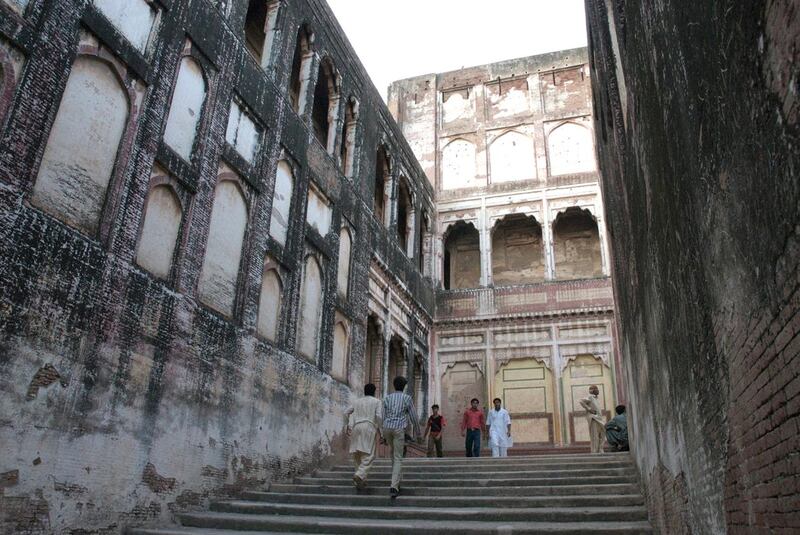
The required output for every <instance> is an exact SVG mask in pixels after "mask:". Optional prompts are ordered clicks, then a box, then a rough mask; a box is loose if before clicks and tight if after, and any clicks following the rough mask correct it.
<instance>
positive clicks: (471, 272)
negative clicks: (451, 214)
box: [444, 221, 481, 290]
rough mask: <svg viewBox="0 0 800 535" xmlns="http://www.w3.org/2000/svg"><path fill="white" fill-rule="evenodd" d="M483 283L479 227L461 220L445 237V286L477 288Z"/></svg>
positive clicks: (447, 287)
mask: <svg viewBox="0 0 800 535" xmlns="http://www.w3.org/2000/svg"><path fill="white" fill-rule="evenodd" d="M480 283H481V250H480V238H479V236H478V229H476V228H475V227H474V226H473V225H472V223H464V222H463V221H459V222H458V223H456V224H455V225H454V226H453V227H451V228H450V229H449V231H448V232H447V234H446V235H445V238H444V287H445V289H446V290H455V289H457V288H477V287H478V286H480Z"/></svg>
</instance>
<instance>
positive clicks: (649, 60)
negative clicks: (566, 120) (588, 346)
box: [586, 0, 800, 534]
mask: <svg viewBox="0 0 800 535" xmlns="http://www.w3.org/2000/svg"><path fill="white" fill-rule="evenodd" d="M586 6H587V14H588V28H589V35H590V43H591V65H592V76H593V83H592V87H593V91H594V102H595V106H596V109H597V113H596V115H595V117H594V121H595V131H596V132H597V136H596V141H597V144H598V150H597V152H598V160H599V164H600V168H601V170H602V176H603V191H604V198H605V202H606V206H607V213H608V226H609V231H610V233H611V234H612V236H613V240H612V244H613V251H612V258H613V267H614V269H613V273H614V287H615V294H616V299H617V303H618V305H619V308H620V327H621V332H620V336H621V344H622V348H621V349H622V352H623V355H624V359H623V363H624V368H625V375H626V378H627V382H628V384H629V385H630V388H631V392H630V396H631V403H630V411H629V414H630V416H629V420H628V421H629V422H630V425H631V436H632V442H631V445H632V448H633V451H634V455H635V458H636V462H637V464H638V466H639V470H640V472H641V475H642V480H643V482H644V485H645V490H646V495H647V502H648V506H649V508H650V515H651V516H650V518H651V520H652V522H653V524H654V527H655V528H656V529H658V530H659V531H660V532H662V533H676V534H679V533H708V534H716V533H741V534H750V533H797V532H798V530H800V505H798V500H797V497H798V495H799V494H800V456H799V455H798V451H800V434H799V433H798V422H800V358H798V355H800V336H799V335H798V333H800V278H798V274H800V153H798V142H800V139H799V136H800V129H799V127H800V125H798V105H797V94H798V91H797V87H798V85H797V84H798V79H800V71H798V69H799V68H800V57H799V56H798V54H800V49H798V47H797V43H798V40H800V12H799V11H798V9H797V2H793V1H791V0H774V1H773V0H753V1H750V2H694V3H687V2H679V1H677V0H659V1H656V2H632V1H624V0H587V2H586Z"/></svg>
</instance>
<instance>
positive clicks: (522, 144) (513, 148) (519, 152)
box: [489, 131, 536, 183]
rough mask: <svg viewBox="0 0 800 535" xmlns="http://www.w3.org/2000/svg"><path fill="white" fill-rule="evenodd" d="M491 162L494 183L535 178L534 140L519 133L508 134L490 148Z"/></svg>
mask: <svg viewBox="0 0 800 535" xmlns="http://www.w3.org/2000/svg"><path fill="white" fill-rule="evenodd" d="M489 162H490V165H491V176H492V182H493V183H497V182H508V181H510V180H524V179H530V178H534V177H535V176H536V156H535V154H534V152H533V140H532V139H531V138H529V137H528V136H526V135H523V134H520V133H519V132H514V131H510V132H506V133H505V134H503V135H502V136H500V137H498V138H497V139H495V140H494V142H493V143H492V144H491V145H490V146H489Z"/></svg>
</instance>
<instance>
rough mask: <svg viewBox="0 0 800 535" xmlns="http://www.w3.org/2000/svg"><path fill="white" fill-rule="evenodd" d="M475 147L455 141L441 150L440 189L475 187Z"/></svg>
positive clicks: (458, 140)
mask: <svg viewBox="0 0 800 535" xmlns="http://www.w3.org/2000/svg"><path fill="white" fill-rule="evenodd" d="M475 170H476V169H475V145H474V144H473V143H471V142H469V141H467V140H466V139H456V140H454V141H452V142H450V144H448V145H447V146H446V147H445V148H444V150H442V189H455V188H466V187H471V186H475V185H477V181H476V177H475Z"/></svg>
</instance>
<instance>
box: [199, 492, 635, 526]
mask: <svg viewBox="0 0 800 535" xmlns="http://www.w3.org/2000/svg"><path fill="white" fill-rule="evenodd" d="M402 500H403V496H402V495H401V496H400V497H399V498H397V499H396V502H400V501H402ZM211 510H212V511H215V512H220V513H244V514H254V515H294V516H315V517H336V518H348V519H355V518H370V519H379V520H452V521H454V522H469V521H480V522H490V521H496V522H501V521H502V522H514V521H517V522H522V521H529V522H601V521H607V522H611V521H614V522H619V521H625V522H627V521H635V520H647V511H646V510H645V509H644V507H642V506H632V507H586V506H585V505H584V506H582V507H524V508H517V509H498V508H494V507H451V508H441V507H438V506H437V504H436V501H435V500H430V502H429V505H428V506H427V507H412V506H408V507H394V506H393V505H392V501H390V499H389V497H388V496H387V497H386V503H385V505H384V506H383V507H368V508H364V507H358V506H356V507H354V506H349V505H317V504H313V505H312V504H287V503H264V502H254V501H223V502H215V503H213V504H212V505H211Z"/></svg>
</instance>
